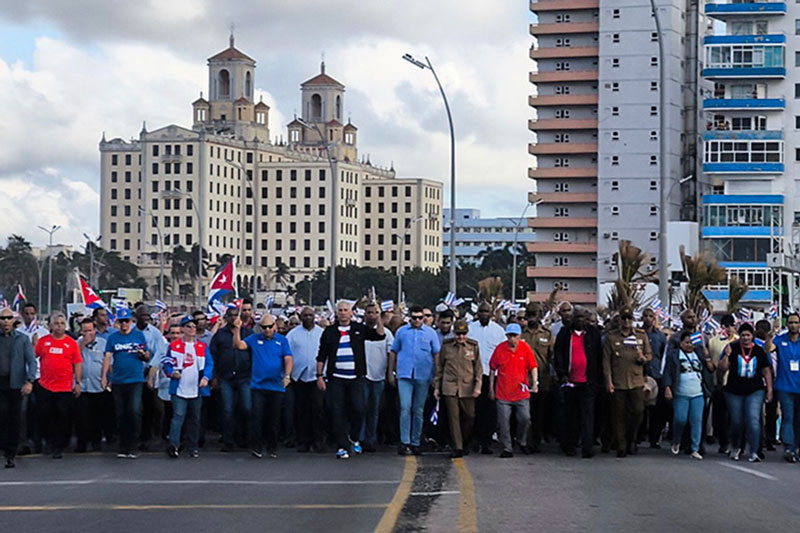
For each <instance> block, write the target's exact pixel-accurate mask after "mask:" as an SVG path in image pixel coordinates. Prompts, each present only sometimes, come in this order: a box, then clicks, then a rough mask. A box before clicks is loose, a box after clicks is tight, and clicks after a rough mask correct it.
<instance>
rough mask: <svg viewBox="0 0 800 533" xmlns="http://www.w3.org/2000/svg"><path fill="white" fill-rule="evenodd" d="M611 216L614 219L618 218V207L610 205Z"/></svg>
mask: <svg viewBox="0 0 800 533" xmlns="http://www.w3.org/2000/svg"><path fill="white" fill-rule="evenodd" d="M611 215H612V216H615V217H616V216H619V206H618V205H612V206H611Z"/></svg>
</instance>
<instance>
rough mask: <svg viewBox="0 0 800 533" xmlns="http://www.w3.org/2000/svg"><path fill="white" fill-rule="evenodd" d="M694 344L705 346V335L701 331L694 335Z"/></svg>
mask: <svg viewBox="0 0 800 533" xmlns="http://www.w3.org/2000/svg"><path fill="white" fill-rule="evenodd" d="M692 344H703V334H702V333H700V332H699V331H698V332H696V333H692Z"/></svg>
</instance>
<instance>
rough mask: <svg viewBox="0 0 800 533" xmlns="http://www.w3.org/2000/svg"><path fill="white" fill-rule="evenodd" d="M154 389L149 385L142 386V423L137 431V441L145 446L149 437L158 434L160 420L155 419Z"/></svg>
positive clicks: (148, 441)
mask: <svg viewBox="0 0 800 533" xmlns="http://www.w3.org/2000/svg"><path fill="white" fill-rule="evenodd" d="M157 418H158V417H157V412H156V391H155V390H153V389H151V388H150V387H147V386H144V387H142V425H141V430H140V432H139V442H140V443H142V444H143V445H144V447H147V445H148V444H149V443H150V439H152V438H153V436H155V435H157V434H158V430H159V429H160V428H161V420H160V419H157Z"/></svg>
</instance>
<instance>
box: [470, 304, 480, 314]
mask: <svg viewBox="0 0 800 533" xmlns="http://www.w3.org/2000/svg"><path fill="white" fill-rule="evenodd" d="M469 310H470V311H472V312H473V313H477V312H478V304H476V303H475V302H472V303H471V304H469Z"/></svg>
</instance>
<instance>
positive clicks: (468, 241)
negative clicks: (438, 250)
mask: <svg viewBox="0 0 800 533" xmlns="http://www.w3.org/2000/svg"><path fill="white" fill-rule="evenodd" d="M455 217H456V225H455V227H456V238H455V247H456V260H457V261H459V262H460V263H468V264H473V265H480V264H481V261H482V256H481V252H485V251H486V250H488V249H501V250H502V249H503V248H505V247H506V246H513V245H514V243H515V242H516V243H517V244H518V245H522V246H528V245H529V244H530V243H532V242H534V241H535V239H536V232H535V231H534V230H533V228H531V227H530V226H529V225H528V223H527V220H526V219H521V220H517V219H515V218H513V217H497V218H487V217H482V216H481V212H480V210H479V209H468V208H465V209H456V215H455ZM443 218H444V227H449V225H450V210H449V209H445V210H444V217H443ZM517 224H519V227H517ZM450 246H451V242H450V232H449V231H446V232H444V247H443V251H442V253H443V254H444V256H445V257H448V256H449V254H450Z"/></svg>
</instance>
